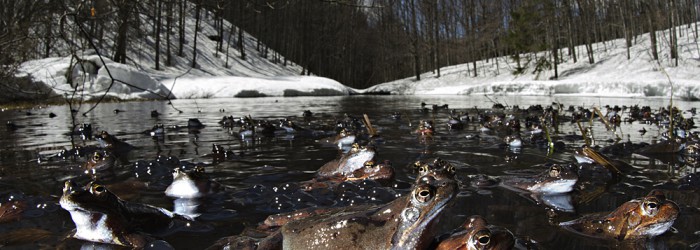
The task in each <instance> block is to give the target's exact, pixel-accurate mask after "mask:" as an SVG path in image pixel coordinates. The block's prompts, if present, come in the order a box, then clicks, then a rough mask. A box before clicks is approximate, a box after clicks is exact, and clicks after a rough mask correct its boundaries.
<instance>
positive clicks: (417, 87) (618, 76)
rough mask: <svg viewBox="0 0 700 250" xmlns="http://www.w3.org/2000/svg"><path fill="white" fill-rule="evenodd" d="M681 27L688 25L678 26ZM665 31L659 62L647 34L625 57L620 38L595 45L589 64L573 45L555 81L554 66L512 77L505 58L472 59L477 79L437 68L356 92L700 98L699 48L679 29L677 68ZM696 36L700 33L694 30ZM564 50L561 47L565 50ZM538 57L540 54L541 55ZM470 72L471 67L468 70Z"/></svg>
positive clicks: (459, 68)
mask: <svg viewBox="0 0 700 250" xmlns="http://www.w3.org/2000/svg"><path fill="white" fill-rule="evenodd" d="M680 28H681V29H686V28H687V26H685V25H683V26H680ZM669 32H670V31H669V30H665V31H658V32H657V35H658V37H660V38H661V39H660V40H661V42H660V43H659V46H658V48H659V61H656V60H653V58H652V56H651V52H650V51H651V46H650V40H649V35H648V34H645V35H642V36H640V37H638V38H637V39H636V44H634V45H633V46H632V47H631V48H630V59H629V60H628V59H627V52H626V47H625V41H624V39H617V40H613V41H608V42H605V43H598V44H594V45H593V48H594V50H595V61H596V62H595V63H594V64H590V63H588V58H587V57H586V55H585V48H584V47H583V46H579V47H577V48H576V49H577V51H579V53H580V55H579V58H578V59H579V60H578V62H576V63H574V62H573V59H571V58H570V57H569V56H568V55H565V56H564V58H563V59H564V62H563V63H561V64H559V79H558V80H549V79H550V78H551V77H553V76H554V70H553V69H552V70H548V71H543V72H541V73H539V74H536V73H533V68H532V67H529V68H528V69H527V70H526V73H524V74H521V75H513V74H512V73H511V72H513V70H514V68H515V63H514V62H513V61H512V60H511V59H510V58H509V57H501V58H497V59H495V60H494V59H491V60H489V61H488V62H487V61H485V60H484V61H479V62H477V65H478V66H477V68H478V77H473V68H471V69H470V68H469V67H472V64H462V65H455V66H449V67H444V68H442V70H441V71H442V76H441V77H439V78H438V77H436V75H434V74H432V73H424V74H422V75H421V80H420V81H416V80H415V77H409V78H405V79H400V80H396V81H393V82H388V83H383V84H379V85H376V86H373V87H370V88H367V89H364V90H361V92H366V93H367V92H385V93H386V92H388V93H391V94H404V95H422V94H424V95H443V94H461V95H476V94H488V95H493V94H496V95H581V96H587V95H590V96H617V97H621V96H629V97H640V96H644V97H669V96H670V95H671V84H670V83H669V77H670V82H672V83H673V96H674V97H679V98H682V99H686V100H700V46H699V45H698V40H697V39H696V35H695V34H694V32H693V30H692V29H687V30H682V31H679V32H681V33H682V34H684V35H683V36H679V39H678V46H679V48H678V51H679V53H680V57H679V58H680V59H679V63H678V64H679V66H677V67H675V66H672V61H671V58H670V51H669V50H670V49H669V46H668V44H667V43H665V42H664V41H665V40H664V39H663V37H664V36H665V37H668V34H669ZM698 35H700V34H698ZM565 51H566V50H565ZM540 55H541V54H540ZM470 70H471V71H470Z"/></svg>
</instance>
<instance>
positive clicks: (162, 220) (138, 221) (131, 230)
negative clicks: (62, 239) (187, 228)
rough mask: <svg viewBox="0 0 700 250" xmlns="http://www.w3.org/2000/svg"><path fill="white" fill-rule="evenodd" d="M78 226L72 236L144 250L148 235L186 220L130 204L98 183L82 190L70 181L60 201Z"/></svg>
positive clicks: (155, 209) (169, 213)
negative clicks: (177, 219) (142, 249)
mask: <svg viewBox="0 0 700 250" xmlns="http://www.w3.org/2000/svg"><path fill="white" fill-rule="evenodd" d="M60 204H61V207H62V208H63V209H65V210H66V211H68V212H69V213H70V215H71V218H72V219H73V222H74V223H75V227H76V229H75V232H74V233H73V234H72V237H74V238H77V239H81V240H86V241H92V242H98V243H107V244H114V245H121V246H127V247H143V246H145V245H146V244H147V243H148V242H149V241H151V239H150V237H149V236H148V235H147V233H155V232H160V231H162V230H165V229H168V228H169V227H170V226H171V224H172V223H173V219H175V218H179V219H185V218H184V217H180V216H177V215H175V214H173V213H172V212H170V211H167V210H165V209H163V208H158V207H154V206H150V205H146V204H140V203H131V202H126V201H124V200H122V199H120V198H119V197H117V196H116V195H114V194H113V193H111V192H110V191H109V190H107V188H105V186H103V185H100V184H98V183H95V182H90V183H88V184H87V185H86V186H85V187H83V188H81V187H78V186H76V184H75V183H73V182H72V181H70V180H69V181H66V182H65V186H64V188H63V195H62V196H61V199H60Z"/></svg>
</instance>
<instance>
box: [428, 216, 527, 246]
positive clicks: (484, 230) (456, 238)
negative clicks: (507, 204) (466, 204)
mask: <svg viewBox="0 0 700 250" xmlns="http://www.w3.org/2000/svg"><path fill="white" fill-rule="evenodd" d="M437 241H438V243H437V246H436V248H435V249H436V250H457V249H466V250H476V249H489V250H497V249H504V250H505V249H513V247H514V246H515V242H516V239H515V236H514V235H513V233H512V232H510V231H509V230H508V229H506V228H503V227H498V226H494V225H490V224H488V222H487V221H486V219H484V217H481V216H480V215H473V216H470V217H469V218H468V219H467V220H466V221H465V222H464V224H462V226H461V227H460V228H458V229H457V230H455V231H454V232H452V233H451V234H448V235H447V236H446V237H439V238H438V239H437Z"/></svg>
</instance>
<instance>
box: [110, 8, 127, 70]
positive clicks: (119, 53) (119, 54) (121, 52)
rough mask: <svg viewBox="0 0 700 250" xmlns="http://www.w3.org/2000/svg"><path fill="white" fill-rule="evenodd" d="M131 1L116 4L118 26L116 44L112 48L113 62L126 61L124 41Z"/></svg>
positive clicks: (125, 41) (125, 39)
mask: <svg viewBox="0 0 700 250" xmlns="http://www.w3.org/2000/svg"><path fill="white" fill-rule="evenodd" d="M131 7H132V2H131V1H128V0H127V1H124V2H121V4H120V5H119V6H118V8H119V9H118V10H117V15H118V17H119V26H118V28H117V44H116V49H115V50H114V57H113V58H112V59H113V60H114V61H115V62H118V63H126V43H127V39H128V37H129V33H128V32H129V18H130V15H131Z"/></svg>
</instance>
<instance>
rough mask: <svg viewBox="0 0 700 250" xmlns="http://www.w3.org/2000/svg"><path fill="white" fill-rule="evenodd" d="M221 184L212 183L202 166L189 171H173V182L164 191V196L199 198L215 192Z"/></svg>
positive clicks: (177, 169)
mask: <svg viewBox="0 0 700 250" xmlns="http://www.w3.org/2000/svg"><path fill="white" fill-rule="evenodd" d="M220 188H221V184H219V183H218V182H215V181H212V180H211V178H209V176H208V175H207V173H206V172H205V170H204V167H203V166H199V165H198V166H195V167H194V168H193V169H192V170H190V171H184V170H181V169H179V168H176V169H175V170H173V182H172V183H171V184H170V186H168V187H167V188H166V189H165V195H167V196H170V197H175V198H190V199H191V198H200V197H203V196H206V195H209V194H212V193H215V192H217V191H218V190H219V189H220Z"/></svg>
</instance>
